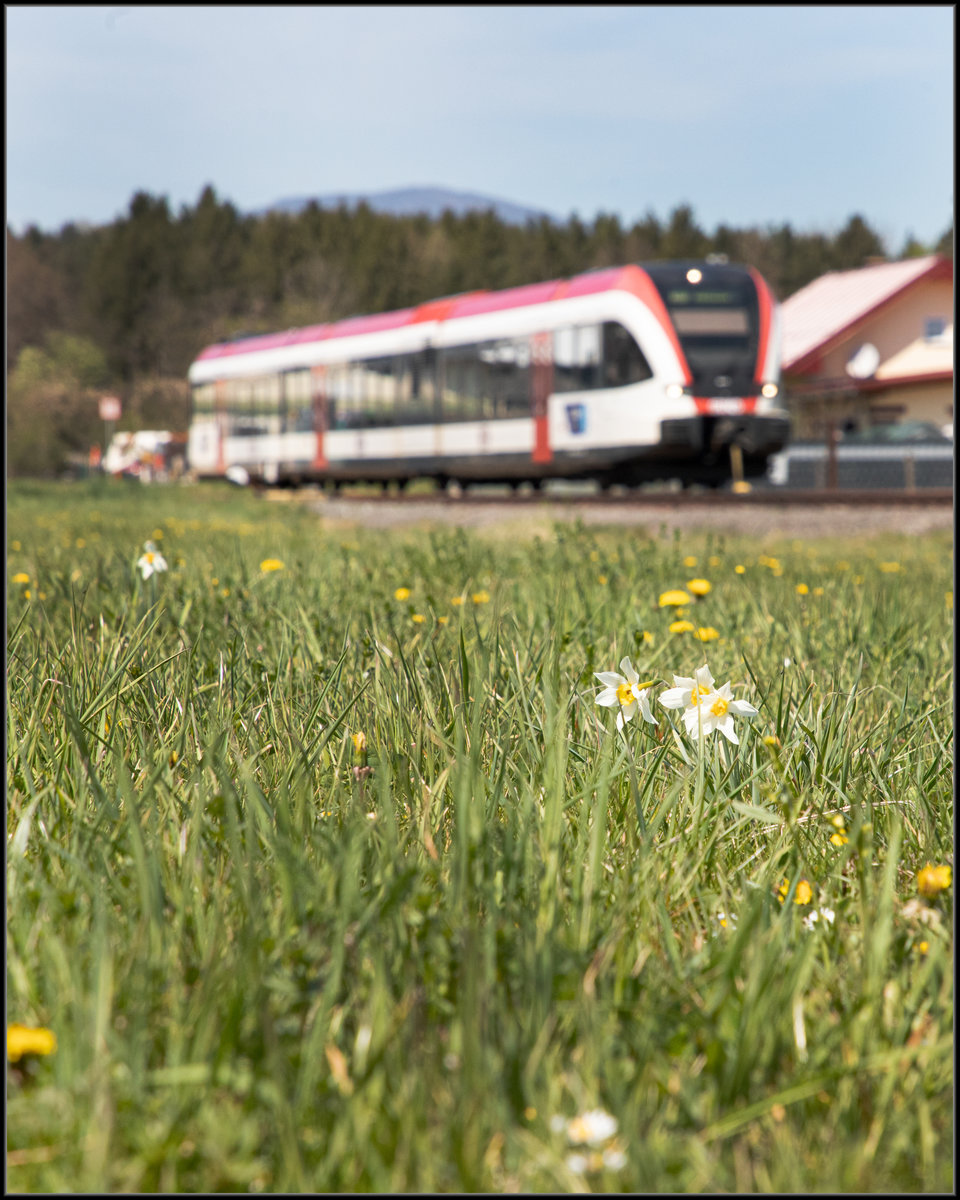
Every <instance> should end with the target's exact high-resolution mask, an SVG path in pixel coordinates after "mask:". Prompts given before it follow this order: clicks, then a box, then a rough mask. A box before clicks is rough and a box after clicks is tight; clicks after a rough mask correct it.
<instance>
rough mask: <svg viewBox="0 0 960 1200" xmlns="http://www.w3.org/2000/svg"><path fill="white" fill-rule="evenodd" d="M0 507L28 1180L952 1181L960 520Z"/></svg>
mask: <svg viewBox="0 0 960 1200" xmlns="http://www.w3.org/2000/svg"><path fill="white" fill-rule="evenodd" d="M7 521H8V530H7V675H8V683H7V687H8V709H7V713H8V715H7V721H8V726H7V860H6V861H7V968H8V973H7V1021H8V1059H9V1061H8V1068H7V1139H8V1152H7V1172H8V1173H7V1182H8V1186H9V1187H10V1188H11V1189H12V1190H14V1191H58V1190H66V1191H100V1190H103V1191H127V1192H138V1191H156V1190H163V1191H183V1192H195V1191H231V1190H251V1191H294V1192H296V1191H327V1192H351V1191H354V1192H355V1191H360V1192H362V1191H400V1192H409V1191H420V1192H461V1191H467V1192H499V1191H506V1190H510V1191H532V1192H537V1191H554V1190H559V1191H588V1190H594V1191H621V1190H622V1191H641V1192H658V1191H666V1192H691V1191H694V1192H695V1191H784V1192H833V1191H838V1192H843V1191H907V1192H914V1191H952V1187H953V1176H952V1156H953V1125H952V1102H953V1075H952V1063H953V1053H952V1026H953V986H952V980H953V970H952V960H953V932H952V930H953V907H952V897H953V889H952V880H951V874H950V869H949V868H950V867H951V865H952V862H953V844H952V836H953V809H952V804H953V800H952V793H953V789H952V772H953V743H952V730H953V681H952V657H953V613H952V592H951V591H950V589H951V588H952V551H951V538H950V536H949V535H948V534H944V535H930V536H928V537H926V538H920V539H912V540H909V541H908V540H906V539H901V540H898V539H896V538H895V537H893V536H891V537H889V538H884V539H874V540H866V541H860V542H859V543H857V544H849V543H847V544H844V543H843V542H840V541H838V542H836V543H833V544H830V545H828V544H826V543H822V542H820V543H817V542H802V543H801V542H796V543H791V544H786V545H783V544H781V545H775V544H767V545H757V544H746V543H744V542H742V541H740V542H738V541H736V540H735V539H733V538H728V539H724V538H720V537H712V538H707V537H700V538H697V539H686V538H685V539H679V538H676V537H668V536H664V535H661V534H660V533H658V532H657V531H656V530H651V531H649V532H648V533H642V532H634V531H624V530H619V531H615V530H611V529H590V530H588V529H585V528H583V527H582V526H576V525H571V526H558V527H557V528H556V529H554V530H553V531H552V532H551V533H550V535H549V536H537V537H531V538H526V539H524V538H522V537H519V536H511V537H509V538H499V539H495V538H485V537H482V536H480V535H473V534H467V533H464V532H463V531H459V530H455V529H444V530H440V531H407V532H404V533H389V534H384V533H382V532H377V533H374V532H372V531H365V530H362V529H358V530H352V529H351V530H348V531H345V530H343V529H331V528H329V527H327V526H325V525H324V522H323V521H322V520H321V519H318V518H317V517H316V516H311V515H310V514H308V513H306V512H304V511H302V510H301V509H300V508H299V506H295V505H283V506H281V505H273V504H268V503H265V502H264V501H263V500H262V499H258V498H257V497H255V496H253V495H250V494H247V493H240V492H235V491H232V490H228V489H223V488H221V489H217V488H212V487H211V488H205V487H183V488H167V489H164V488H159V487H158V488H153V489H150V488H144V487H140V486H128V485H117V486H114V485H113V484H111V483H107V482H98V481H94V482H90V483H85V484H77V485H72V486H64V485H47V486H42V485H39V484H27V483H11V484H10V486H9V489H8V518H7ZM148 540H149V541H152V542H153V543H154V545H155V547H156V553H157V554H159V555H160V556H162V559H163V560H165V563H166V566H167V569H166V570H162V571H156V572H154V573H153V574H151V575H150V576H149V577H148V578H143V577H142V575H141V572H140V571H139V570H138V569H137V565H136V564H137V561H138V560H139V559H140V558H141V556H142V555H143V554H144V544H145V543H146V542H147V541H148ZM154 565H157V560H156V559H154ZM695 581H701V582H695ZM678 589H679V590H683V591H685V592H686V594H687V600H686V601H684V602H682V603H680V598H679V597H676V596H674V597H672V598H671V597H667V598H666V599H667V600H668V601H669V602H668V603H665V604H663V605H661V604H660V599H661V597H662V596H663V593H665V592H668V591H671V590H673V591H676V590H678ZM671 626H674V631H673V632H671V628H670V627H671ZM625 656H629V657H630V659H631V666H632V667H634V668H635V669H636V671H637V672H638V673H639V682H640V683H644V684H645V683H650V684H651V686H650V689H649V693H647V694H646V695H645V703H646V702H650V709H651V715H652V716H653V717H654V718H655V719H656V721H657V724H656V725H654V724H652V723H650V722H648V721H646V720H644V719H643V716H642V713H640V712H638V713H637V714H636V716H635V717H634V718H633V719H631V720H628V721H627V722H626V724H625V726H624V729H623V732H622V734H621V733H620V732H618V730H617V725H616V717H617V711H618V710H617V708H616V707H604V706H601V705H598V704H597V703H596V698H597V695H598V694H599V693H600V692H601V691H602V689H603V685H602V684H601V683H600V681H598V680H597V678H596V676H595V673H596V672H616V673H620V674H622V675H624V678H625V679H627V680H628V682H629V679H630V678H632V676H630V674H629V672H627V669H626V666H624V667H623V668H621V666H620V663H621V660H622V659H623V658H624V657H625ZM704 664H708V665H709V669H710V671H711V673H712V676H713V679H714V681H715V684H716V686H717V687H718V688H719V687H720V685H722V684H725V683H726V682H727V681H730V683H731V689H730V692H729V693H727V694H728V695H730V694H732V696H733V698H734V699H735V700H737V701H741V702H746V703H747V704H750V705H752V706H753V707H754V708H756V709H757V714H756V716H753V717H751V716H745V715H742V714H741V715H736V716H733V713H734V712H735V709H736V707H737V706H736V705H733V706H731V708H730V712H729V716H730V717H731V718H732V720H731V722H730V725H729V726H728V727H732V729H733V731H734V733H735V736H737V737H738V738H739V742H738V743H735V742H733V741H730V740H728V739H727V738H726V737H725V736H724V735H723V732H722V730H717V731H715V732H713V733H711V734H710V735H709V736H706V737H704V738H703V739H702V741H698V737H697V734H696V731H694V734H693V736H691V735H690V734H689V733H688V731H687V728H686V725H685V721H684V711H685V710H684V708H683V707H681V708H676V709H668V708H666V707H664V705H662V704H661V703H660V699H659V697H660V695H661V694H662V693H663V692H664V691H665V690H667V689H673V688H674V686H675V684H674V676H675V675H676V676H680V677H691V678H692V677H694V672H695V671H696V669H697V668H698V667H701V666H703V665H704ZM621 694H622V696H623V698H624V700H627V699H628V698H629V697H630V696H632V695H633V694H634V693H630V692H629V689H628V690H627V691H624V692H622V693H621ZM688 694H689V689H688ZM718 694H719V693H718ZM722 708H723V706H722V705H721V706H720V710H721V712H722ZM628 711H629V710H628ZM718 719H719V718H718ZM698 746H699V748H698ZM11 1025H22V1026H25V1027H26V1030H14V1031H13V1032H11V1029H10V1027H11ZM31 1031H33V1032H31ZM43 1031H47V1032H43ZM18 1039H19V1040H18ZM54 1043H55V1044H54Z"/></svg>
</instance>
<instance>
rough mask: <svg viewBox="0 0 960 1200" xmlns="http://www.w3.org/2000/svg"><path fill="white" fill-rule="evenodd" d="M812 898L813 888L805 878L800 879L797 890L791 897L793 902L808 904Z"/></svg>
mask: <svg viewBox="0 0 960 1200" xmlns="http://www.w3.org/2000/svg"><path fill="white" fill-rule="evenodd" d="M812 899H813V888H812V887H811V886H810V884H809V883H807V881H806V880H805V879H801V880H800V882H799V883H798V884H797V892H796V895H795V896H794V897H793V902H794V904H809V903H810V901H811V900H812Z"/></svg>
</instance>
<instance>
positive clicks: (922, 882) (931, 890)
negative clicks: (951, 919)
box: [917, 863, 953, 900]
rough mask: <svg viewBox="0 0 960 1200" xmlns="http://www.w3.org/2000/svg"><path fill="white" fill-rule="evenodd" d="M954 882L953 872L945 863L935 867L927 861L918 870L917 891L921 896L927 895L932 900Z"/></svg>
mask: <svg viewBox="0 0 960 1200" xmlns="http://www.w3.org/2000/svg"><path fill="white" fill-rule="evenodd" d="M952 882H953V873H952V871H951V870H950V867H948V866H946V865H945V864H941V865H939V866H936V867H935V866H933V865H932V864H931V863H927V865H926V866H925V867H921V868H920V870H919V871H918V872H917V891H919V893H920V895H921V896H926V897H927V898H928V899H930V900H932V899H933V898H934V896H938V895H939V894H940V893H941V892H944V891H946V889H947V888H948V887H949V886H950V884H951V883H952Z"/></svg>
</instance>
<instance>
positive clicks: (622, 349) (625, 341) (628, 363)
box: [603, 321, 653, 387]
mask: <svg viewBox="0 0 960 1200" xmlns="http://www.w3.org/2000/svg"><path fill="white" fill-rule="evenodd" d="M652 377H653V372H652V371H651V370H650V364H649V363H648V362H647V360H646V358H645V357H644V354H643V351H642V350H641V349H640V347H639V346H638V345H637V343H636V339H635V338H634V336H633V334H632V333H631V332H630V330H629V329H626V328H625V327H624V326H623V325H621V324H620V323H619V322H618V321H604V323H603V386H604V387H623V386H624V385H625V384H628V383H640V382H642V381H643V380H644V379H651V378H652Z"/></svg>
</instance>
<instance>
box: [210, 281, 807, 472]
mask: <svg viewBox="0 0 960 1200" xmlns="http://www.w3.org/2000/svg"><path fill="white" fill-rule="evenodd" d="M665 270H666V271H667V272H668V273H669V277H668V278H667V279H666V281H665V280H664V278H658V277H659V276H663V272H664V271H665ZM678 272H679V274H677V273H678ZM718 272H722V276H720V277H719V278H720V282H717V279H718V275H717V273H718ZM674 275H677V278H679V279H681V281H686V280H687V279H688V278H690V277H691V276H692V277H694V278H695V279H697V280H698V283H697V285H696V286H699V287H700V288H701V289H702V290H701V291H700V292H698V291H697V290H696V286H695V285H693V284H689V283H687V282H681V285H679V286H673V285H672V284H671V283H670V279H672V278H673V276H674ZM724 280H726V281H727V282H726V283H724V282H723V281H724ZM710 288H712V289H713V290H712V291H710V290H709V289H710ZM701 295H705V296H707V297H708V300H709V297H710V296H716V297H719V298H720V301H721V302H720V303H718V304H711V303H709V302H708V303H706V304H703V305H700V304H699V297H700V296H701ZM677 296H681V297H685V298H686V299H685V300H681V301H680V308H679V309H678V308H677V305H676V304H675V303H673V301H671V297H674V298H675V297H677ZM724 297H727V298H728V299H729V298H730V297H733V298H734V299H739V300H740V301H742V302H741V303H739V304H738V305H732V304H729V303H728V304H724V303H723V302H722V301H723V298H724ZM684 304H685V305H686V307H684ZM688 310H689V312H688ZM677 312H680V313H681V316H680V318H679V319H678V318H677ZM684 314H686V315H684ZM678 327H679V332H678ZM698 330H699V332H698ZM725 330H726V332H725ZM691 331H692V332H691ZM704 331H706V332H704ZM698 338H699V341H700V342H706V341H710V340H711V339H712V343H713V350H714V359H713V361H715V362H719V363H721V364H722V363H728V364H734V366H731V367H730V369H729V370H723V371H717V372H715V373H714V377H713V380H712V381H710V383H709V385H708V386H706V387H704V386H703V378H704V376H703V371H699V373H698V369H697V359H698V353H697V347H696V346H695V345H694V343H695V342H696V341H697V339H698ZM724 339H726V342H729V343H730V347H727V348H726V349H725V348H724ZM733 343H736V347H735V350H736V352H734V348H733ZM718 345H719V346H720V349H719V351H717V346H718ZM728 351H729V352H728ZM718 353H719V357H717V354H718ZM725 353H726V355H727V357H726V358H724V354H725ZM708 357H709V356H708ZM778 378H779V330H778V317H777V307H776V304H775V302H774V301H773V299H772V297H771V295H770V293H769V290H768V289H767V288H766V285H765V284H764V283H763V281H762V280H761V279H760V277H759V276H758V275H757V274H756V272H753V271H750V270H748V269H747V268H741V267H730V266H725V265H724V266H722V267H720V266H716V265H713V264H651V265H650V266H649V267H646V268H643V267H638V266H629V267H623V268H611V269H609V270H604V271H598V272H591V273H588V274H586V275H581V276H577V277H575V278H574V279H571V280H564V281H554V282H551V283H545V284H535V285H532V286H530V287H526V288H514V289H510V290H508V291H504V292H499V293H497V292H494V293H473V294H468V295H465V296H458V297H450V298H447V299H444V300H440V301H433V302H431V303H429V304H425V305H421V306H419V307H418V308H413V309H407V310H403V311H401V312H398V313H385V314H381V315H379V316H373V317H361V318H350V319H348V320H346V321H341V322H337V323H334V324H331V325H326V326H315V327H313V328H311V329H306V330H293V331H289V332H287V333H285V334H276V335H266V336H262V337H250V338H245V339H243V340H238V341H235V342H231V343H225V344H221V345H217V346H212V347H209V348H208V349H207V350H205V351H204V352H203V353H202V354H201V355H200V357H199V358H198V359H197V360H196V362H194V364H193V365H192V367H191V369H190V382H191V384H192V386H193V389H194V414H193V419H192V422H191V427H190V435H189V446H188V458H189V463H190V466H191V468H192V469H193V470H194V471H195V472H196V473H197V474H199V475H202V476H214V475H225V474H227V472H228V471H230V470H231V469H234V470H235V469H236V468H242V470H243V471H244V472H246V473H247V474H248V475H249V476H250V477H251V478H253V479H259V480H262V481H264V482H267V483H279V482H285V481H290V482H305V481H309V480H313V481H318V482H323V481H333V482H335V483H336V482H342V481H347V480H379V481H381V482H384V483H387V482H389V481H391V480H396V481H398V482H400V483H405V482H407V481H408V480H410V479H413V478H417V477H434V478H436V479H438V480H441V481H442V480H448V479H457V480H459V481H461V482H463V483H468V482H471V481H491V480H500V479H506V480H510V481H513V482H519V481H521V480H530V481H532V482H533V483H535V484H536V483H539V482H541V481H542V480H544V479H547V478H557V477H566V478H596V479H599V480H600V481H601V482H602V483H609V482H617V481H620V482H625V483H636V482H640V481H642V480H643V479H647V478H657V477H664V476H671V475H674V476H678V477H680V478H682V479H684V480H686V481H691V482H692V481H695V480H698V479H702V480H704V481H706V482H717V481H720V480H722V479H723V478H725V477H729V475H730V471H731V465H730V464H731V453H730V451H731V447H734V446H737V447H739V450H740V458H741V461H742V462H743V464H744V465H745V469H746V473H747V474H751V473H753V474H756V473H762V471H763V470H764V469H765V467H766V460H767V457H768V456H769V455H770V454H772V453H775V452H776V451H777V450H779V449H781V447H782V445H783V444H784V442H785V441H786V437H787V433H788V425H787V421H786V415H785V414H784V413H783V412H782V411H781V410H779V409H777V408H776V407H775V406H774V399H773V398H774V397H775V396H776V393H777V384H778Z"/></svg>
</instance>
